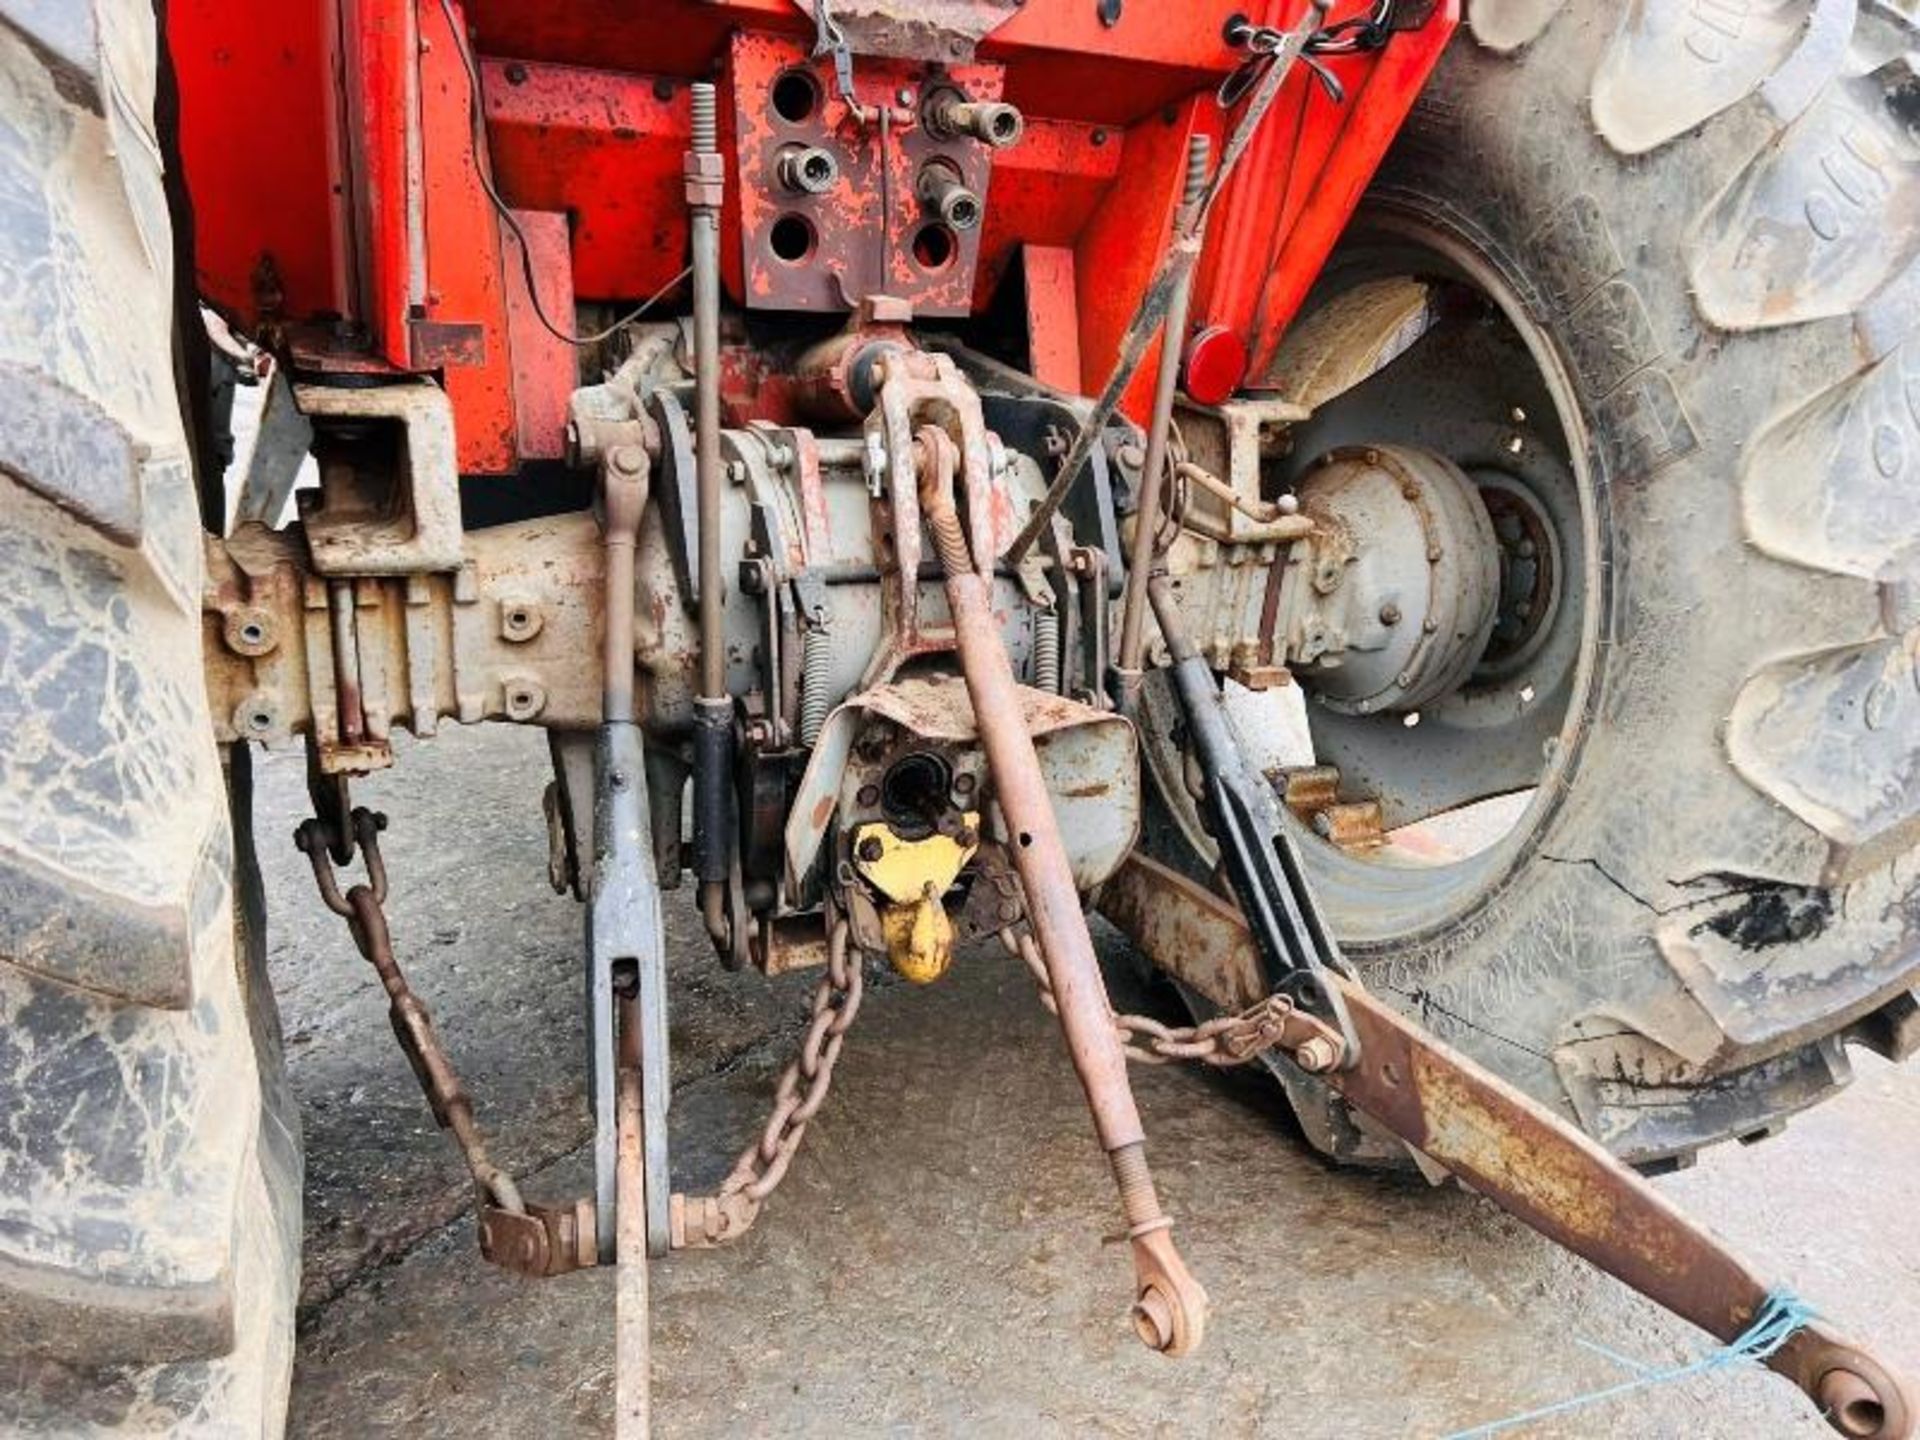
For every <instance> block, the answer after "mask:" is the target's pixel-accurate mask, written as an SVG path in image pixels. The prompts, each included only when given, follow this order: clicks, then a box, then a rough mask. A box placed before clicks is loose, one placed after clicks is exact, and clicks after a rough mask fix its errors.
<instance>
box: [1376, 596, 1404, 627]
mask: <svg viewBox="0 0 1920 1440" xmlns="http://www.w3.org/2000/svg"><path fill="white" fill-rule="evenodd" d="M1380 623H1381V624H1382V625H1398V624H1399V623H1400V607H1399V606H1398V605H1396V604H1394V603H1393V601H1391V600H1389V601H1388V602H1387V603H1386V604H1384V605H1382V606H1381V607H1380Z"/></svg>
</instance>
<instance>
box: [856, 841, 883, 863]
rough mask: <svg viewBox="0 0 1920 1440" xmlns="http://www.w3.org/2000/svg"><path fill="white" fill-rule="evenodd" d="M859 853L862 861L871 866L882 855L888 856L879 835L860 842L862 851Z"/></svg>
mask: <svg viewBox="0 0 1920 1440" xmlns="http://www.w3.org/2000/svg"><path fill="white" fill-rule="evenodd" d="M857 853H858V854H859V856H860V858H861V859H862V860H864V861H866V862H867V864H869V865H871V864H873V862H874V861H876V860H878V859H879V858H880V857H881V856H882V855H884V854H886V847H885V846H884V845H882V844H881V843H880V837H879V836H878V835H869V836H867V838H866V839H864V840H862V841H861V842H860V849H859V851H858V852H857Z"/></svg>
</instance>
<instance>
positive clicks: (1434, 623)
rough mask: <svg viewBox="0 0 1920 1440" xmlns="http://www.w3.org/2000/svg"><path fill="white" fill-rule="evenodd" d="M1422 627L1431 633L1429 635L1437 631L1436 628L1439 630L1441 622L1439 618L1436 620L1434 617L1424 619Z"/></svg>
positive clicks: (1421, 623)
mask: <svg viewBox="0 0 1920 1440" xmlns="http://www.w3.org/2000/svg"><path fill="white" fill-rule="evenodd" d="M1420 628H1421V629H1422V630H1424V631H1426V632H1427V634H1429V635H1431V634H1433V632H1434V631H1436V630H1438V629H1439V628H1440V622H1439V621H1438V620H1434V619H1426V620H1422V621H1421V622H1420Z"/></svg>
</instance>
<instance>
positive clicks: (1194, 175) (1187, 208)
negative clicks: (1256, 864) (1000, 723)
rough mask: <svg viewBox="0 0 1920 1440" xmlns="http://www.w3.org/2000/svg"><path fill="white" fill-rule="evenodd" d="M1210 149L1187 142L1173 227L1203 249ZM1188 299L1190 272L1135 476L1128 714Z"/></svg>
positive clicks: (1166, 341) (1165, 346)
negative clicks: (1184, 172)
mask: <svg viewBox="0 0 1920 1440" xmlns="http://www.w3.org/2000/svg"><path fill="white" fill-rule="evenodd" d="M1210 148H1211V147H1210V146H1209V144H1208V142H1207V137H1206V136H1204V135H1195V136H1192V137H1190V138H1189V139H1188V141H1187V185H1186V192H1185V194H1183V195H1182V196H1181V198H1180V219H1179V221H1178V222H1177V228H1178V229H1179V230H1180V231H1181V232H1182V233H1183V234H1184V233H1188V232H1191V233H1192V235H1193V237H1194V241H1195V243H1196V245H1204V244H1205V243H1206V240H1205V228H1204V221H1203V220H1202V217H1201V216H1200V215H1199V214H1198V213H1197V211H1198V207H1199V204H1200V197H1201V196H1202V195H1203V194H1204V193H1205V192H1206V188H1207V154H1208V151H1209V149H1210ZM1192 299H1193V271H1192V269H1191V268H1188V269H1184V270H1182V271H1180V272H1179V275H1178V277H1177V278H1176V279H1175V282H1174V287H1173V294H1172V295H1171V296H1170V297H1169V298H1168V300H1167V321H1166V327H1165V329H1164V330H1162V332H1161V335H1160V373H1159V375H1158V376H1157V377H1156V379H1155V384H1154V390H1153V411H1152V414H1151V415H1150V416H1149V418H1148V421H1147V458H1146V463H1145V465H1144V466H1143V467H1142V469H1141V472H1140V494H1139V496H1138V503H1137V504H1135V506H1134V508H1133V546H1132V549H1131V551H1130V552H1129V554H1128V556H1127V591H1126V598H1125V601H1124V602H1123V604H1122V607H1121V611H1120V652H1119V655H1118V657H1117V659H1116V660H1115V662H1114V669H1115V671H1116V680H1117V686H1116V688H1117V690H1118V691H1119V694H1118V695H1116V697H1115V698H1116V699H1118V700H1119V701H1120V708H1121V710H1122V711H1123V712H1125V713H1131V712H1132V710H1133V708H1134V707H1133V701H1134V700H1135V699H1136V698H1137V697H1138V694H1139V689H1140V647H1141V640H1142V636H1143V634H1144V633H1145V628H1146V615H1147V572H1148V571H1149V570H1151V569H1152V568H1153V560H1154V553H1153V551H1154V536H1155V532H1157V531H1158V529H1159V528H1160V527H1159V520H1160V491H1161V487H1162V486H1163V485H1165V483H1166V472H1167V439H1168V432H1169V431H1170V430H1171V429H1172V428H1173V398H1174V393H1175V391H1177V390H1178V389H1179V385H1180V359H1181V350H1182V348H1183V345H1184V342H1185V338H1186V333H1187V311H1188V307H1189V305H1190V304H1191V302H1192Z"/></svg>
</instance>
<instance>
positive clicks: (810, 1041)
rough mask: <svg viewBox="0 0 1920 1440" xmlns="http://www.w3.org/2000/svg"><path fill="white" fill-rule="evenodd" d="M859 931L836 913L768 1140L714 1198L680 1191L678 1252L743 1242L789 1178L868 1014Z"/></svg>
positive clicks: (675, 1204) (675, 1205)
mask: <svg viewBox="0 0 1920 1440" xmlns="http://www.w3.org/2000/svg"><path fill="white" fill-rule="evenodd" d="M850 936H851V928H850V927H849V925H848V923H847V918H846V916H844V915H836V916H835V917H834V918H833V922H832V925H831V926H830V928H829V930H828V932H827V968H826V972H825V973H824V974H823V975H822V976H821V977H820V983H819V985H818V986H816V987H815V989H814V992H813V1008H812V1016H811V1018H810V1020H809V1021H808V1024H807V1031H806V1034H805V1035H804V1036H803V1037H802V1038H801V1041H800V1053H799V1054H798V1055H797V1056H796V1057H795V1058H794V1059H793V1061H792V1062H791V1063H790V1064H789V1065H788V1066H787V1068H786V1070H785V1071H784V1072H783V1073H782V1074H781V1076H780V1084H779V1086H778V1087H777V1088H776V1089H775V1091H774V1097H773V1113H772V1114H771V1115H769V1116H768V1117H767V1123H766V1125H765V1127H764V1128H763V1129H762V1130H761V1132H760V1138H759V1139H758V1140H756V1141H755V1142H754V1143H753V1144H751V1145H749V1146H748V1147H747V1148H746V1149H745V1150H743V1151H741V1152H740V1158H739V1159H738V1160H736V1161H734V1164H733V1169H732V1170H731V1171H730V1172H728V1175H727V1178H726V1179H725V1180H723V1181H721V1182H720V1188H719V1190H718V1191H717V1192H715V1193H714V1194H712V1195H681V1194H676V1195H674V1196H673V1199H672V1202H671V1206H670V1215H671V1225H672V1231H673V1248H674V1249H676V1250H680V1249H689V1248H702V1247H706V1246H711V1245H722V1244H726V1243H727V1242H729V1241H732V1240H736V1239H738V1238H739V1237H740V1235H741V1234H743V1233H744V1232H745V1231H746V1229H747V1228H748V1227H749V1226H751V1225H752V1224H753V1222H754V1220H755V1219H757V1218H758V1216H759V1213H760V1205H761V1203H762V1202H763V1201H764V1200H765V1199H766V1198H767V1196H768V1195H770V1194H772V1193H773V1191H774V1189H775V1187H777V1186H778V1185H779V1184H780V1182H781V1181H782V1180H783V1179H785V1178H786V1174H787V1167H788V1166H789V1165H791V1164H792V1163H793V1157H794V1154H795V1153H796V1152H797V1151H798V1150H799V1148H800V1142H801V1140H803V1139H804V1138H805V1137H806V1133H807V1125H808V1123H809V1122H810V1121H811V1120H812V1119H813V1117H814V1116H815V1115H817V1114H818V1113H819V1111H820V1107H821V1106H822V1105H823V1104H825V1103H826V1099H827V1091H828V1089H829V1087H831V1086H832V1084H833V1067H834V1064H835V1063H836V1062H837V1061H838V1060H839V1058H840V1049H841V1046H842V1044H843V1043H844V1041H845V1039H846V1033H847V1028H848V1027H849V1026H851V1025H852V1024H853V1021H854V1017H855V1016H856V1015H858V1014H859V1013H860V998H861V996H862V994H863V993H864V991H865V985H866V982H865V980H864V978H863V976H862V973H861V968H860V957H859V955H858V954H857V953H856V952H854V951H853V950H852V947H851V945H850V944H849V940H850Z"/></svg>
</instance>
